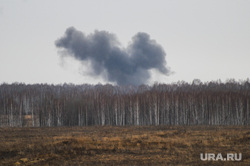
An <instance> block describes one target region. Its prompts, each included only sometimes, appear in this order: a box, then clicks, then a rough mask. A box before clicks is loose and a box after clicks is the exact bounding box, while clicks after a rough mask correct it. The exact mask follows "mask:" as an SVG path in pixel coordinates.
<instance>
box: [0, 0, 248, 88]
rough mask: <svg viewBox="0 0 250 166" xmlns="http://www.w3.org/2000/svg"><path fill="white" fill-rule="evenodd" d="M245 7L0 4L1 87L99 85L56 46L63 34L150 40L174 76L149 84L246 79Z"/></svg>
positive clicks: (25, 0)
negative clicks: (14, 84)
mask: <svg viewBox="0 0 250 166" xmlns="http://www.w3.org/2000/svg"><path fill="white" fill-rule="evenodd" d="M249 9H250V1H249V0H202V1H201V0H154V1H153V0H150V1H149V0H136V1H135V0H126V1H117V0H105V1H100V0H88V1H87V0H81V1H77V0H74V1H66V0H53V1H50V0H43V1H31V0H13V1H9V0H0V83H3V82H7V83H12V82H24V83H55V84H57V83H64V82H66V83H70V82H71V83H76V84H81V83H98V82H102V83H105V81H103V79H102V78H100V77H98V76H90V75H88V74H87V73H88V71H87V67H84V66H82V65H81V64H80V63H79V62H78V61H76V60H74V59H73V58H66V59H64V60H62V59H60V56H59V54H58V49H57V48H56V47H55V40H57V39H58V38H60V37H62V36H63V34H64V33H65V30H66V29H67V28H68V27H71V26H74V27H75V28H77V29H78V30H79V31H82V32H84V33H85V34H89V33H93V32H94V31H95V30H105V31H108V32H110V33H114V34H115V35H116V36H117V38H118V40H119V41H120V42H121V44H122V45H123V46H124V47H127V45H128V44H129V43H131V38H132V36H134V35H135V34H136V33H138V32H145V33H147V34H149V35H150V37H151V38H152V39H155V40H156V42H157V43H158V44H160V45H161V46H162V47H163V48H164V50H165V52H166V53H167V56H166V62H167V66H168V67H170V68H171V71H173V72H174V73H173V74H171V75H169V76H164V75H162V74H160V73H159V72H154V71H152V79H151V80H150V82H151V83H153V82H155V81H158V82H165V83H171V82H176V81H178V80H184V81H187V82H191V81H192V80H193V79H195V78H198V79H200V80H201V81H211V80H218V79H221V80H222V81H225V80H227V79H229V78H234V79H236V80H238V79H246V78H249V77H250V65H249V62H250V31H249V29H250V10H249Z"/></svg>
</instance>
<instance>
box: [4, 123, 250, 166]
mask: <svg viewBox="0 0 250 166" xmlns="http://www.w3.org/2000/svg"><path fill="white" fill-rule="evenodd" d="M0 133H1V134H0V165H250V127H249V126H245V127H240V126H237V127H232V126H229V127H222V126H220V127H214V126H211V127H205V126H178V127H171V126H157V127H153V126H140V127H132V126H131V127H111V126H93V127H54V128H0ZM200 153H204V154H205V153H215V154H218V153H221V154H222V155H223V157H224V156H226V155H227V153H238V154H239V153H242V160H241V161H221V160H220V161H201V159H200Z"/></svg>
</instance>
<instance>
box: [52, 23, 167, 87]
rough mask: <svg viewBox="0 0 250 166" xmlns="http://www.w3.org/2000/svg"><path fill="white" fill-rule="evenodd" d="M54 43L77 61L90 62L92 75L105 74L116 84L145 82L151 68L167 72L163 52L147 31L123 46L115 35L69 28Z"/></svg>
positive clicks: (163, 72) (138, 34)
mask: <svg viewBox="0 0 250 166" xmlns="http://www.w3.org/2000/svg"><path fill="white" fill-rule="evenodd" d="M55 45H56V47H57V48H61V49H63V51H64V52H66V54H68V55H70V56H72V57H74V58H75V59H77V60H79V61H88V62H90V64H91V68H92V70H93V74H95V75H101V76H103V77H104V75H106V77H104V78H105V79H106V80H108V81H110V82H116V83H117V84H118V85H140V84H145V83H147V81H148V80H149V78H150V73H149V70H150V69H157V70H158V71H160V72H161V73H162V74H165V75H167V74H169V73H170V71H169V69H168V68H167V67H166V60H165V56H166V53H165V52H164V50H163V48H162V47H161V46H160V45H159V44H157V43H156V41H155V40H152V39H150V36H149V35H148V34H147V33H142V32H139V33H137V34H136V35H135V36H134V37H133V38H132V42H131V44H130V45H129V46H128V47H127V48H122V47H121V46H120V43H119V41H118V40H117V38H116V36H115V35H114V34H111V33H109V32H106V31H95V32H94V33H93V34H89V35H85V34H84V33H82V32H81V31H78V30H76V29H75V28H74V27H70V28H68V29H67V30H66V32H65V35H64V36H63V37H61V38H60V39H58V40H56V42H55Z"/></svg>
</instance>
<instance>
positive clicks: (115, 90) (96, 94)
mask: <svg viewBox="0 0 250 166" xmlns="http://www.w3.org/2000/svg"><path fill="white" fill-rule="evenodd" d="M249 124H250V82H249V80H247V81H242V82H236V81H234V80H230V81H228V82H226V83H221V82H219V81H218V82H207V83H202V82H200V81H199V80H194V81H193V83H191V84H188V83H186V82H178V83H174V84H154V85H153V86H148V85H141V86H138V87H135V86H126V87H125V86H124V87H122V86H113V85H110V84H106V85H100V84H98V85H87V84H83V85H73V84H63V85H47V84H32V85H26V84H21V83H13V84H5V83H3V84H1V85H0V126H2V127H3V126H10V127H11V126H34V127H41V126H49V127H50V126H90V125H118V126H124V125H249Z"/></svg>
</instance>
